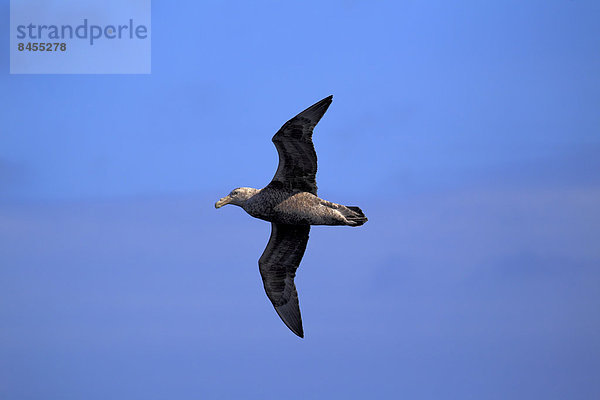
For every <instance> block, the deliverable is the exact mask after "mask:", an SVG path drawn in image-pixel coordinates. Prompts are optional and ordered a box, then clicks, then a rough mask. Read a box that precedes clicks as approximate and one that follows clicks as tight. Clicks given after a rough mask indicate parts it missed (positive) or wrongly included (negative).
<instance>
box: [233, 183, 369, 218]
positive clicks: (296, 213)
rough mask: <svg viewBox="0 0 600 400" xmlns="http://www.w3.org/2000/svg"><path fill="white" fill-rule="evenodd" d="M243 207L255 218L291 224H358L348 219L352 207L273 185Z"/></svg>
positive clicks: (251, 198) (258, 192)
mask: <svg viewBox="0 0 600 400" xmlns="http://www.w3.org/2000/svg"><path fill="white" fill-rule="evenodd" d="M242 208H243V209H244V210H245V211H246V212H247V213H248V214H250V215H251V216H253V217H254V218H259V219H262V220H265V221H269V222H275V223H279V224H289V225H349V226H354V225H357V222H354V221H350V220H348V219H346V217H345V216H344V213H345V214H346V215H351V212H348V211H350V210H349V209H347V208H346V207H345V206H342V205H340V204H336V203H332V202H330V201H327V200H323V199H321V198H319V197H317V196H315V195H314V194H312V193H308V192H296V193H294V192H291V191H286V190H281V189H273V188H271V187H269V186H267V187H265V188H264V189H261V190H259V191H257V192H256V194H255V195H253V196H252V197H250V198H249V199H248V200H247V201H246V202H245V203H244V204H243V205H242Z"/></svg>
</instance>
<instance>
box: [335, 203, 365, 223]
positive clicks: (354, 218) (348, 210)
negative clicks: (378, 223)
mask: <svg viewBox="0 0 600 400" xmlns="http://www.w3.org/2000/svg"><path fill="white" fill-rule="evenodd" d="M340 211H341V212H342V215H343V216H344V218H346V221H347V222H348V225H349V226H361V225H363V224H364V223H365V222H367V221H368V219H367V217H365V214H364V213H363V212H362V210H361V209H360V208H358V207H356V206H344V207H343V208H342V209H341V210H340Z"/></svg>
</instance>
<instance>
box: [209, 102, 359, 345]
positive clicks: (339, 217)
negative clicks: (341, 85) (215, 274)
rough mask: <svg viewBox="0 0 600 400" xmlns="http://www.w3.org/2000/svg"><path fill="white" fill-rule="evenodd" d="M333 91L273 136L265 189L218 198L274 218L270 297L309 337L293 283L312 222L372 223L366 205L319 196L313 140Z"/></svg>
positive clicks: (265, 269) (268, 255) (263, 267)
mask: <svg viewBox="0 0 600 400" xmlns="http://www.w3.org/2000/svg"><path fill="white" fill-rule="evenodd" d="M332 99H333V96H329V97H326V98H324V99H323V100H321V101H319V102H317V103H315V104H313V105H312V106H310V107H308V108H307V109H306V110H304V111H302V112H301V113H300V114H298V115H296V116H295V117H294V118H292V119H290V120H289V121H288V122H286V123H285V124H284V125H283V126H282V127H281V129H279V131H277V133H276V134H275V136H273V139H272V140H273V143H274V144H275V147H276V148H277V152H278V153H279V166H278V167H277V172H275V176H274V177H273V180H272V181H271V182H270V183H269V184H268V185H267V186H266V187H264V188H262V189H254V188H249V187H240V188H237V189H234V190H232V191H231V193H229V195H227V196H225V197H223V198H222V199H220V200H219V201H217V202H216V203H215V208H220V207H223V206H224V205H226V204H233V205H236V206H239V207H242V208H243V209H244V210H245V211H246V212H247V213H248V214H250V215H251V216H253V217H255V218H260V219H262V220H265V221H269V222H270V223H271V237H270V238H269V243H268V244H267V247H266V248H265V251H264V252H263V254H262V256H261V257H260V259H259V260H258V266H259V270H260V275H261V277H262V281H263V285H264V287H265V292H266V293H267V297H268V298H269V300H271V303H273V306H274V307H275V311H277V314H279V316H280V317H281V319H282V321H283V322H284V323H285V324H286V326H287V327H288V328H290V329H291V331H292V332H294V333H295V334H296V335H298V336H300V337H304V331H303V329H302V318H301V317H300V306H299V304H298V292H297V291H296V286H295V285H294V277H295V276H296V269H298V265H300V261H301V260H302V256H303V255H304V251H305V250H306V244H307V243H308V233H309V231H310V226H311V225H347V226H360V225H362V224H364V223H365V222H367V217H365V215H364V214H363V212H362V210H361V209H360V208H358V207H355V206H343V205H341V204H336V203H332V202H330V201H327V200H323V199H321V198H319V197H317V183H316V179H315V176H316V173H317V154H316V153H315V147H314V145H313V142H312V134H313V129H314V127H315V125H317V123H318V122H319V120H320V119H321V117H323V114H325V111H327V108H329V105H330V104H331V101H332Z"/></svg>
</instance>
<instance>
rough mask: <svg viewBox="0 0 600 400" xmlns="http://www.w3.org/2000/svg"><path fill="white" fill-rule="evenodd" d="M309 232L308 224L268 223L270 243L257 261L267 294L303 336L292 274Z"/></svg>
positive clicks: (285, 320)
mask: <svg viewBox="0 0 600 400" xmlns="http://www.w3.org/2000/svg"><path fill="white" fill-rule="evenodd" d="M309 231H310V225H284V224H276V223H271V237H270V239H269V243H268V244H267V248H266V249H265V251H264V252H263V254H262V256H260V260H258V266H259V269H260V275H261V277H262V280H263V285H264V286H265V292H267V297H269V300H271V303H273V306H274V307H275V311H277V314H279V316H280V317H281V319H282V320H283V322H284V323H285V324H286V325H287V327H288V328H290V329H291V330H292V332H294V333H295V334H296V335H298V336H300V337H304V331H303V330H302V318H301V317H300V306H299V304H298V292H297V291H296V285H294V277H295V276H296V269H298V265H299V264H300V261H301V260H302V256H303V255H304V250H306V243H308V233H309Z"/></svg>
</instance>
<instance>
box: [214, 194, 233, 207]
mask: <svg viewBox="0 0 600 400" xmlns="http://www.w3.org/2000/svg"><path fill="white" fill-rule="evenodd" d="M229 203H231V197H230V196H225V197H223V198H222V199H221V200H219V201H217V202H216V203H215V208H221V207H223V206H224V205H225V204H229Z"/></svg>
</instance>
